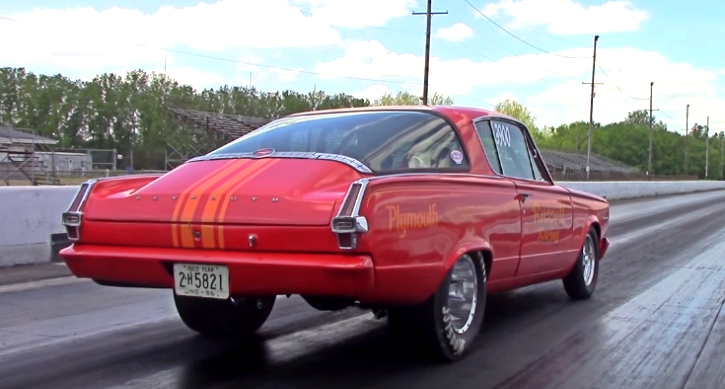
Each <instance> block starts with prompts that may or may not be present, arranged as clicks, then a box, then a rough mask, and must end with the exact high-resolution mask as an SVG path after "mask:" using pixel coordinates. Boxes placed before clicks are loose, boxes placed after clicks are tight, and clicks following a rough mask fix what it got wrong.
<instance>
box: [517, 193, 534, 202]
mask: <svg viewBox="0 0 725 389" xmlns="http://www.w3.org/2000/svg"><path fill="white" fill-rule="evenodd" d="M531 196H532V195H531V194H530V193H519V199H521V202H522V203H524V202H526V199H528V198H529V197H531Z"/></svg>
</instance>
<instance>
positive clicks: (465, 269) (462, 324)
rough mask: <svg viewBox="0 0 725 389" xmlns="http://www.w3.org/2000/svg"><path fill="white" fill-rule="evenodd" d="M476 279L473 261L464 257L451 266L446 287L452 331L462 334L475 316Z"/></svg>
mask: <svg viewBox="0 0 725 389" xmlns="http://www.w3.org/2000/svg"><path fill="white" fill-rule="evenodd" d="M477 292H478V278H477V277H476V266H475V265H474V263H473V259H472V258H471V257H470V256H468V255H464V256H463V257H461V258H459V259H458V261H456V263H455V264H454V265H453V271H451V281H450V285H449V287H448V309H449V311H450V315H451V326H452V327H453V331H455V332H456V333H459V334H462V333H464V332H466V330H468V328H469V327H470V326H471V323H473V318H474V316H475V315H476V303H477V298H478V293H477Z"/></svg>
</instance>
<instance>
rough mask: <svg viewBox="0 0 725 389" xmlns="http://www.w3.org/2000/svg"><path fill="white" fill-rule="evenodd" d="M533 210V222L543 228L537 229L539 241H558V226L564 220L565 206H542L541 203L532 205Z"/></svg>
mask: <svg viewBox="0 0 725 389" xmlns="http://www.w3.org/2000/svg"><path fill="white" fill-rule="evenodd" d="M532 211H533V212H534V223H535V224H537V225H540V226H543V227H544V228H545V230H544V231H539V242H550V243H558V242H559V228H560V226H561V223H562V222H564V218H565V216H566V207H565V206H563V205H559V206H558V207H556V208H554V207H546V208H545V207H544V206H543V205H542V204H541V203H535V204H533V205H532Z"/></svg>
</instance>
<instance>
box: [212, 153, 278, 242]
mask: <svg viewBox="0 0 725 389" xmlns="http://www.w3.org/2000/svg"><path fill="white" fill-rule="evenodd" d="M263 168H264V161H253V162H252V164H251V166H249V167H247V168H246V169H245V170H243V171H242V172H241V173H240V174H237V175H236V176H234V177H232V178H230V179H229V180H228V181H226V182H225V183H224V184H222V185H220V186H219V187H218V188H215V189H214V192H213V193H212V194H211V196H214V197H216V198H217V200H218V201H211V199H209V200H207V202H206V205H204V211H203V213H202V216H201V221H202V222H203V223H214V222H215V221H216V220H215V219H216V213H217V209H218V208H219V204H220V203H222V202H223V201H226V199H227V198H228V197H231V196H227V195H228V193H229V189H230V188H232V187H235V186H236V185H237V184H238V183H239V182H244V181H245V180H246V179H247V177H250V176H252V175H253V174H255V172H257V171H259V170H260V169H263ZM263 170H266V169H263ZM214 230H215V226H214V225H208V224H205V225H203V226H201V242H202V247H204V248H205V249H211V248H216V247H215V246H216V244H215V242H214Z"/></svg>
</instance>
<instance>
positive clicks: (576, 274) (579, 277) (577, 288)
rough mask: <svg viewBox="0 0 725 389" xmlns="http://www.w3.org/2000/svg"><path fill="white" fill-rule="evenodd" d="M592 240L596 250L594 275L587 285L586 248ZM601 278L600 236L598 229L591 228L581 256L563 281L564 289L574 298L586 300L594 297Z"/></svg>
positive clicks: (580, 253) (580, 252)
mask: <svg viewBox="0 0 725 389" xmlns="http://www.w3.org/2000/svg"><path fill="white" fill-rule="evenodd" d="M589 240H591V243H592V244H593V251H594V274H593V275H592V280H591V282H590V283H589V284H588V285H587V283H586V282H585V279H584V249H585V247H586V245H587V242H588V241H589ZM598 278H599V238H598V237H597V233H596V231H594V229H590V230H589V233H587V236H586V238H585V239H584V244H582V248H581V250H580V251H579V257H578V258H577V261H576V264H575V265H574V268H573V269H572V270H571V272H569V274H567V276H566V277H564V279H562V282H563V284H564V290H565V291H566V294H568V295H569V297H571V298H572V299H573V300H586V299H589V298H591V297H592V295H593V294H594V290H595V289H596V287H597V279H598Z"/></svg>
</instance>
